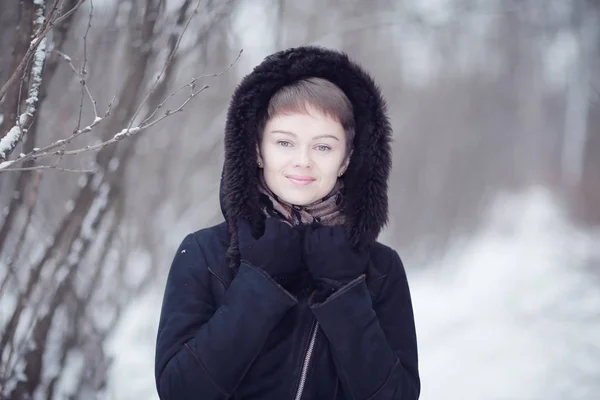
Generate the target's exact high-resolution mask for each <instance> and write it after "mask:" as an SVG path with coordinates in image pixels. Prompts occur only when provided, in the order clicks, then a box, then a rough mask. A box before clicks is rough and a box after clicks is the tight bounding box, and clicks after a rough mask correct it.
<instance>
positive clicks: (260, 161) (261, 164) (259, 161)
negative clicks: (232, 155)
mask: <svg viewBox="0 0 600 400" xmlns="http://www.w3.org/2000/svg"><path fill="white" fill-rule="evenodd" d="M256 163H257V164H258V168H262V167H264V166H265V162H264V161H263V158H262V155H261V154H260V146H259V145H258V144H257V145H256Z"/></svg>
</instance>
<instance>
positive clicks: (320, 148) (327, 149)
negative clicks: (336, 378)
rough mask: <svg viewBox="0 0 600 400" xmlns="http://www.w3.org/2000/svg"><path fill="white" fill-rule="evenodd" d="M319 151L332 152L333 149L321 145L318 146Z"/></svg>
mask: <svg viewBox="0 0 600 400" xmlns="http://www.w3.org/2000/svg"><path fill="white" fill-rule="evenodd" d="M317 150H319V151H329V150H331V147H329V146H325V145H324V144H321V145H319V146H317Z"/></svg>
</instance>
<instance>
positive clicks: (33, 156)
mask: <svg viewBox="0 0 600 400" xmlns="http://www.w3.org/2000/svg"><path fill="white" fill-rule="evenodd" d="M241 54H242V51H240V53H239V54H238V55H237V57H236V58H235V60H234V61H233V62H232V63H231V64H230V65H229V66H228V67H227V68H226V69H225V70H223V71H221V72H218V73H214V74H208V75H202V76H199V77H197V78H194V79H192V80H191V81H189V82H188V83H186V84H185V85H183V86H181V87H180V88H179V89H177V90H176V91H174V92H173V93H171V94H170V95H169V96H168V97H167V98H166V99H165V100H164V101H163V102H161V103H160V104H159V105H158V106H157V108H156V109H155V110H154V111H153V112H152V113H151V114H150V115H149V116H148V117H147V118H145V119H144V120H143V121H142V123H141V125H139V126H136V127H133V128H130V129H127V128H125V129H122V130H121V131H120V132H117V133H116V134H114V135H113V137H112V138H110V139H108V140H105V141H103V142H101V143H98V144H95V145H88V146H85V147H82V148H79V149H75V150H65V151H54V149H56V148H58V147H62V146H65V145H66V144H68V143H70V142H71V141H72V140H73V139H74V138H76V137H78V136H80V135H82V134H84V133H88V132H91V131H92V129H93V128H94V127H95V126H96V125H98V124H99V123H100V122H101V121H102V120H103V118H101V117H96V119H95V120H94V121H93V122H92V123H91V124H90V125H88V126H86V127H84V128H83V129H80V130H78V131H76V132H75V133H74V134H72V135H71V136H69V137H67V138H65V139H61V140H59V141H56V142H54V143H52V144H50V145H48V146H46V147H44V148H41V149H39V148H36V149H34V150H33V151H31V152H30V153H28V154H23V155H20V156H19V157H18V158H16V159H15V160H10V161H5V162H3V163H0V172H3V171H14V170H19V168H15V167H11V166H12V165H15V164H17V163H21V162H24V161H28V160H39V159H42V158H47V157H52V156H66V155H77V154H81V153H84V152H89V151H98V150H101V149H103V148H105V147H106V146H108V145H110V144H112V143H115V142H118V141H120V140H122V139H124V138H125V137H130V136H133V135H136V134H138V133H140V132H142V131H144V130H146V129H148V128H151V127H152V126H154V125H156V124H158V123H159V122H161V121H162V120H164V119H165V118H168V117H170V116H171V115H173V114H176V113H178V112H182V111H183V110H184V108H185V106H187V104H188V103H189V102H190V101H191V100H192V99H194V98H195V97H196V96H197V95H198V94H200V93H202V92H203V91H204V90H206V89H208V88H209V86H208V85H204V86H203V87H201V88H200V89H198V90H195V88H196V83H197V81H198V80H200V79H202V78H206V77H217V76H220V75H222V74H224V73H226V72H227V71H229V70H230V69H231V68H232V67H233V65H234V64H235V63H236V62H237V60H238V59H239V58H240V56H241ZM185 88H190V93H189V95H188V97H187V99H186V100H185V101H183V103H181V104H180V105H179V106H178V107H177V108H175V109H174V110H166V111H165V112H164V114H163V115H162V116H160V117H159V118H157V119H155V120H153V121H150V119H151V118H153V117H154V116H155V115H156V113H157V112H158V110H159V109H161V108H162V107H164V104H165V103H166V101H167V100H169V99H170V98H171V97H173V96H174V95H175V94H177V93H178V92H180V91H181V90H183V89H185ZM109 113H110V105H109V110H108V111H107V114H105V116H104V118H106V116H107V115H108V114H109ZM32 168H33V169H35V168H36V167H32Z"/></svg>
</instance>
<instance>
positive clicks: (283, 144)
mask: <svg viewBox="0 0 600 400" xmlns="http://www.w3.org/2000/svg"><path fill="white" fill-rule="evenodd" d="M277 144H278V145H280V146H281V147H290V146H291V145H292V144H291V143H290V142H287V141H285V140H280V141H278V142H277Z"/></svg>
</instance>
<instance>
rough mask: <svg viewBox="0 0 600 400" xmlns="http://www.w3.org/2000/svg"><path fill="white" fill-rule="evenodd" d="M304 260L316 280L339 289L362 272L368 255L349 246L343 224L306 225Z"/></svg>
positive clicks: (364, 269)
mask: <svg viewBox="0 0 600 400" xmlns="http://www.w3.org/2000/svg"><path fill="white" fill-rule="evenodd" d="M304 259H305V260H306V266H307V268H308V271H309V272H310V274H311V275H312V277H313V279H314V280H315V281H316V282H317V283H319V284H321V286H323V285H325V286H328V287H329V288H333V289H339V288H340V287H341V286H343V285H345V284H347V283H349V282H350V281H352V280H354V279H356V278H358V277H359V276H360V275H361V274H364V273H365V271H366V269H367V264H368V262H369V254H368V253H367V252H366V251H361V252H356V251H354V250H353V249H352V247H351V246H350V243H349V242H348V240H347V238H346V231H345V230H344V227H342V226H335V227H331V226H322V227H316V228H315V227H308V228H307V229H306V230H305V233H304Z"/></svg>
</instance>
